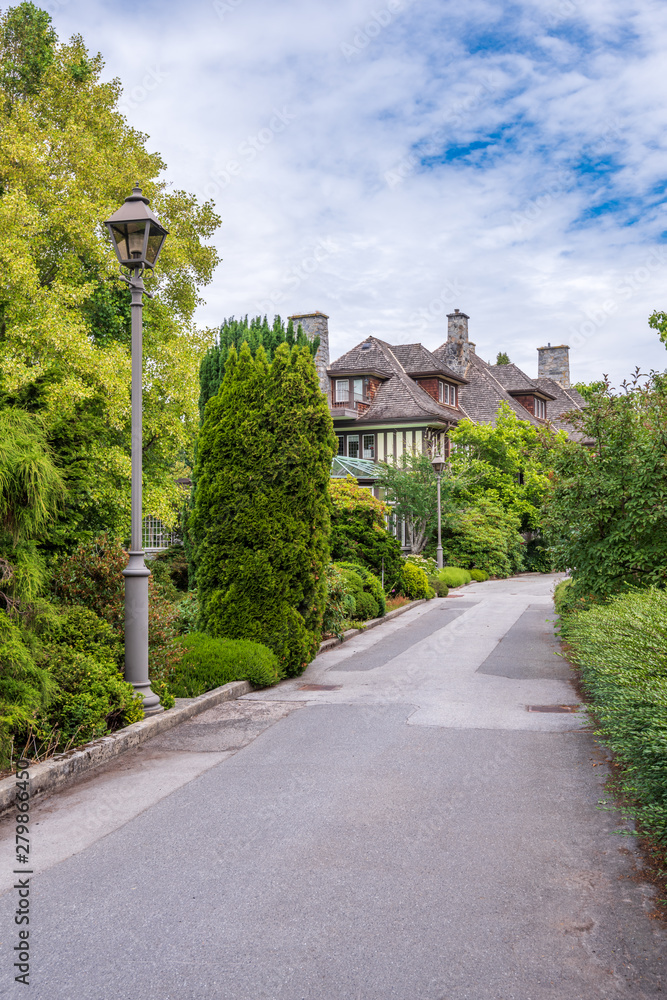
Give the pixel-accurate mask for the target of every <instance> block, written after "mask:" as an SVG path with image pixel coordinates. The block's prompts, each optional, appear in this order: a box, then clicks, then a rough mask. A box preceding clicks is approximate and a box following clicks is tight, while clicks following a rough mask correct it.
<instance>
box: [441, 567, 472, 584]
mask: <svg viewBox="0 0 667 1000" xmlns="http://www.w3.org/2000/svg"><path fill="white" fill-rule="evenodd" d="M438 579H439V580H442V582H443V583H446V584H447V586H448V587H464V586H465V585H466V583H470V581H471V580H472V577H471V575H470V573H469V572H468V570H467V569H461V568H460V567H459V566H445V568H444V569H441V570H440V571H439V572H438Z"/></svg>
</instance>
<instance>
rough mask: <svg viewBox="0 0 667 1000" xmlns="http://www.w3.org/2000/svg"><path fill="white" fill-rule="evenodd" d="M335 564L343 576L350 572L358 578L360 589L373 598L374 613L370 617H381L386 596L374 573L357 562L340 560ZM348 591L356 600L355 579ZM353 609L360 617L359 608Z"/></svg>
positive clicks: (384, 609)
mask: <svg viewBox="0 0 667 1000" xmlns="http://www.w3.org/2000/svg"><path fill="white" fill-rule="evenodd" d="M335 565H336V567H337V568H338V569H339V570H340V571H341V573H343V576H345V574H346V573H352V574H354V576H355V577H359V578H360V580H361V589H362V591H363V592H364V593H366V594H369V595H370V596H371V597H372V598H373V600H374V602H375V605H376V610H375V614H373V615H371V617H372V618H381V617H382V616H383V615H384V613H385V611H386V598H385V594H384V591H383V589H382V584H381V583H380V581H379V580H378V578H377V577H376V576H375V574H374V573H371V571H370V570H369V569H367V568H366V566H359V565H357V563H349V562H340V563H336V564H335ZM350 591H351V592H352V594H353V595H354V597H355V601H356V599H357V593H358V590H357V585H356V581H355V583H354V585H353V586H351V587H350ZM355 611H356V615H357V618H359V619H361V617H362V616H361V614H360V612H359V608H358V607H357V608H356V609H355Z"/></svg>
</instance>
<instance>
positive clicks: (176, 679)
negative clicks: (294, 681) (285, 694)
mask: <svg viewBox="0 0 667 1000" xmlns="http://www.w3.org/2000/svg"><path fill="white" fill-rule="evenodd" d="M178 643H179V645H180V646H181V647H182V649H183V650H184V655H183V658H182V659H181V662H180V663H179V665H178V667H177V668H176V670H175V671H174V673H173V675H172V677H171V679H170V681H169V688H170V691H171V693H172V695H174V696H175V697H176V698H196V697H198V696H199V695H200V694H204V692H205V691H211V690H212V689H213V688H217V687H220V686H221V685H222V684H228V683H229V682H230V681H250V683H251V684H252V685H254V686H255V687H269V686H270V685H272V684H276V683H277V682H278V681H279V680H280V671H279V669H278V659H277V657H276V655H275V653H273V652H272V651H271V650H270V649H267V647H266V646H262V645H261V644H260V643H258V642H248V641H246V640H244V639H215V638H212V637H211V636H209V635H205V634H204V633H203V632H190V634H189V635H186V636H183V638H181V639H179V640H178Z"/></svg>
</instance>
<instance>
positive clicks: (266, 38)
mask: <svg viewBox="0 0 667 1000" xmlns="http://www.w3.org/2000/svg"><path fill="white" fill-rule="evenodd" d="M43 6H44V7H45V8H47V9H49V10H51V11H52V12H53V17H54V23H55V26H56V28H57V29H58V31H59V33H60V34H61V36H67V35H69V34H72V33H74V32H81V33H82V34H83V35H84V38H85V39H86V42H87V43H88V45H89V47H90V48H92V49H95V50H97V49H99V50H100V51H101V52H102V53H103V55H104V57H105V60H106V67H107V72H108V75H109V76H119V77H121V79H122V80H123V83H124V85H125V91H126V99H128V110H127V114H128V117H129V119H130V121H131V122H132V124H133V125H135V126H136V127H137V128H139V129H140V130H141V131H144V132H147V133H148V134H149V135H150V142H149V145H150V146H151V148H156V149H158V150H159V151H160V152H161V153H162V155H163V156H164V158H165V160H166V162H167V164H168V170H167V173H166V176H167V178H168V179H169V180H170V181H173V182H174V184H175V185H176V186H178V187H183V188H186V189H188V190H192V191H195V192H198V193H200V194H202V193H204V192H208V193H210V194H211V195H212V196H213V197H214V200H215V202H216V205H217V208H218V210H219V212H220V214H221V216H222V218H223V226H222V228H221V230H220V231H219V233H218V235H217V237H216V242H217V244H218V246H219V248H220V251H221V255H222V257H223V258H224V262H223V263H222V264H221V265H220V267H219V269H218V271H217V273H216V275H215V279H214V282H213V284H212V285H211V286H209V288H208V289H207V290H206V292H205V295H206V298H207V305H206V307H204V308H203V309H202V310H201V314H200V318H201V320H202V322H206V323H209V324H212V325H213V324H217V323H219V322H220V321H221V319H222V318H223V317H224V316H228V315H232V314H235V315H239V314H243V313H245V312H249V313H251V314H252V313H254V312H255V311H256V309H257V307H258V304H264V305H268V304H270V303H271V302H274V301H275V302H276V309H277V311H279V312H280V313H281V314H282V315H283V316H284V315H287V314H289V313H290V312H297V311H304V310H310V309H321V310H323V311H325V312H328V313H329V314H330V330H331V340H332V350H333V352H334V355H335V354H338V353H342V352H343V351H344V350H347V349H348V348H349V347H350V346H352V345H353V344H354V343H356V342H357V341H358V340H360V339H361V338H362V337H363V336H365V335H367V334H368V333H370V332H372V333H375V334H377V335H378V336H382V337H385V338H386V339H388V340H390V341H391V340H395V341H404V342H405V341H410V340H417V339H422V340H423V342H424V343H425V344H426V345H427V346H430V347H432V348H433V347H435V346H437V345H438V344H439V343H441V342H442V340H443V339H444V337H445V329H446V319H445V313H446V312H447V311H451V309H453V308H454V307H455V306H456V307H459V308H461V309H464V310H465V311H466V312H468V313H469V314H470V316H471V332H472V334H473V339H475V340H476V342H477V346H478V351H479V353H480V354H482V356H484V357H486V358H493V357H495V354H496V352H497V351H498V350H499V349H506V350H508V352H509V354H510V356H511V357H512V359H513V360H516V361H517V362H518V363H520V364H522V365H523V366H525V367H526V369H527V370H528V371H529V372H530V371H534V369H535V364H536V353H535V348H536V347H537V346H540V345H541V344H542V343H546V342H547V341H551V343H561V342H563V341H568V340H570V342H571V344H572V350H571V361H572V369H573V374H574V376H575V377H580V378H594V377H597V376H598V375H599V374H600V373H601V372H602V371H608V372H609V373H610V374H611V375H612V377H613V378H614V379H616V380H617V381H619V380H621V379H622V378H623V377H625V376H626V375H627V374H628V373H629V372H630V370H631V369H632V368H634V366H635V365H636V364H639V365H641V366H642V368H644V369H646V368H649V367H651V366H655V367H661V368H664V367H666V364H665V360H666V359H665V352H664V348H663V347H662V345H660V343H659V342H658V340H657V338H656V335H655V333H654V332H653V331H651V330H650V329H649V328H648V326H647V317H648V315H649V314H650V313H651V312H652V311H653V309H655V308H663V307H664V308H667V281H666V278H667V266H666V265H664V264H661V263H660V262H659V258H658V257H656V256H650V254H651V250H655V248H656V247H660V246H662V242H661V241H662V239H663V236H662V234H663V230H664V229H666V228H667V227H665V225H664V222H663V209H662V204H661V203H662V195H661V194H660V190H661V189H660V185H661V184H662V183H663V181H664V179H665V173H666V170H665V166H666V160H667V154H666V151H665V142H666V141H665V139H664V136H665V125H666V124H667V123H666V120H665V119H666V116H667V110H666V109H667V101H666V100H665V97H666V94H665V90H666V88H667V81H666V80H665V77H664V73H663V72H662V60H664V50H665V42H666V40H667V10H666V9H665V8H664V7H663V6H662V5H660V4H658V3H657V2H655V0H587V2H586V3H585V4H584V3H583V2H581V0H554V3H552V4H545V3H543V2H542V0H523V2H517V3H497V2H496V3H486V2H483V0H473V2H471V3H468V4H466V5H465V7H463V6H459V5H455V4H454V3H453V2H444V3H443V2H442V0H412V2H408V0H403V2H401V3H400V4H399V3H398V0H396V2H394V5H393V7H391V6H390V3H389V0H377V2H375V3H373V2H365V0H364V2H362V3H360V2H358V0H343V2H340V3H337V4H331V3H329V2H325V0H284V2H283V3H281V4H273V3H270V2H269V0H220V3H219V4H218V7H217V9H216V8H215V6H214V4H213V3H212V2H201V0H195V2H192V3H191V4H190V5H188V6H187V7H184V6H183V5H180V4H174V3H170V2H163V3H160V4H158V3H156V2H154V3H147V4H142V5H140V6H136V5H130V4H128V3H126V2H122V3H117V2H113V3H112V2H110V0H107V2H102V0H86V2H85V3H84V2H82V0H69V2H64V3H63V2H61V3H60V4H59V5H58V6H57V7H56V4H55V0H54V2H52V3H50V4H46V3H44V4H43ZM390 15H391V16H390ZM369 25H375V26H376V27H371V28H369ZM376 28H377V30H376ZM355 38H356V39H357V42H356V45H357V48H356V50H354V51H353V52H352V53H350V46H352V47H354V45H355ZM364 38H365V39H366V41H365V42H364ZM360 43H362V44H360ZM346 46H347V48H346ZM276 112H278V117H276ZM281 116H282V117H281ZM292 116H293V117H292ZM280 125H283V126H284V127H283V128H280V127H279V126H280ZM480 142H483V143H491V145H489V146H488V147H487V148H486V149H482V148H478V149H477V150H476V151H473V152H471V153H470V154H469V155H468V156H467V157H462V156H458V157H455V158H454V159H452V160H451V162H438V161H439V159H442V158H444V156H445V154H446V153H447V151H448V150H449V151H451V150H452V149H453V148H456V147H458V148H459V151H460V150H461V148H462V147H467V146H468V145H469V144H471V143H480ZM253 146H254V147H255V153H254V155H252V153H251V152H250V150H252V149H253ZM424 157H426V164H425V163H424V162H423V160H424ZM230 164H234V165H235V166H233V167H232V170H230V169H228V168H229V166H230ZM605 165H606V166H605ZM397 168H398V169H399V173H400V176H399V178H398V180H397V181H396V182H395V183H392V182H390V181H389V182H388V180H387V176H386V175H387V174H388V172H389V173H391V171H394V172H395V171H396V169H397ZM586 168H588V169H586ZM605 203H607V204H612V203H618V206H619V207H618V210H615V211H612V210H609V209H608V210H606V211H602V212H601V213H600V214H595V213H594V211H592V210H595V208H596V206H599V205H603V204H605ZM322 246H324V247H326V248H327V249H326V251H323V250H322ZM318 248H319V249H318ZM304 262H307V266H306V264H304ZM653 265H655V266H653ZM281 296H282V297H281ZM605 304H606V305H605ZM573 338H576V342H575V341H574V339H573Z"/></svg>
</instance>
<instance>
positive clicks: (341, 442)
mask: <svg viewBox="0 0 667 1000" xmlns="http://www.w3.org/2000/svg"><path fill="white" fill-rule="evenodd" d="M336 437H337V438H338V454H339V455H344V454H345V438H344V437H343V435H342V434H337V435H336Z"/></svg>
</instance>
